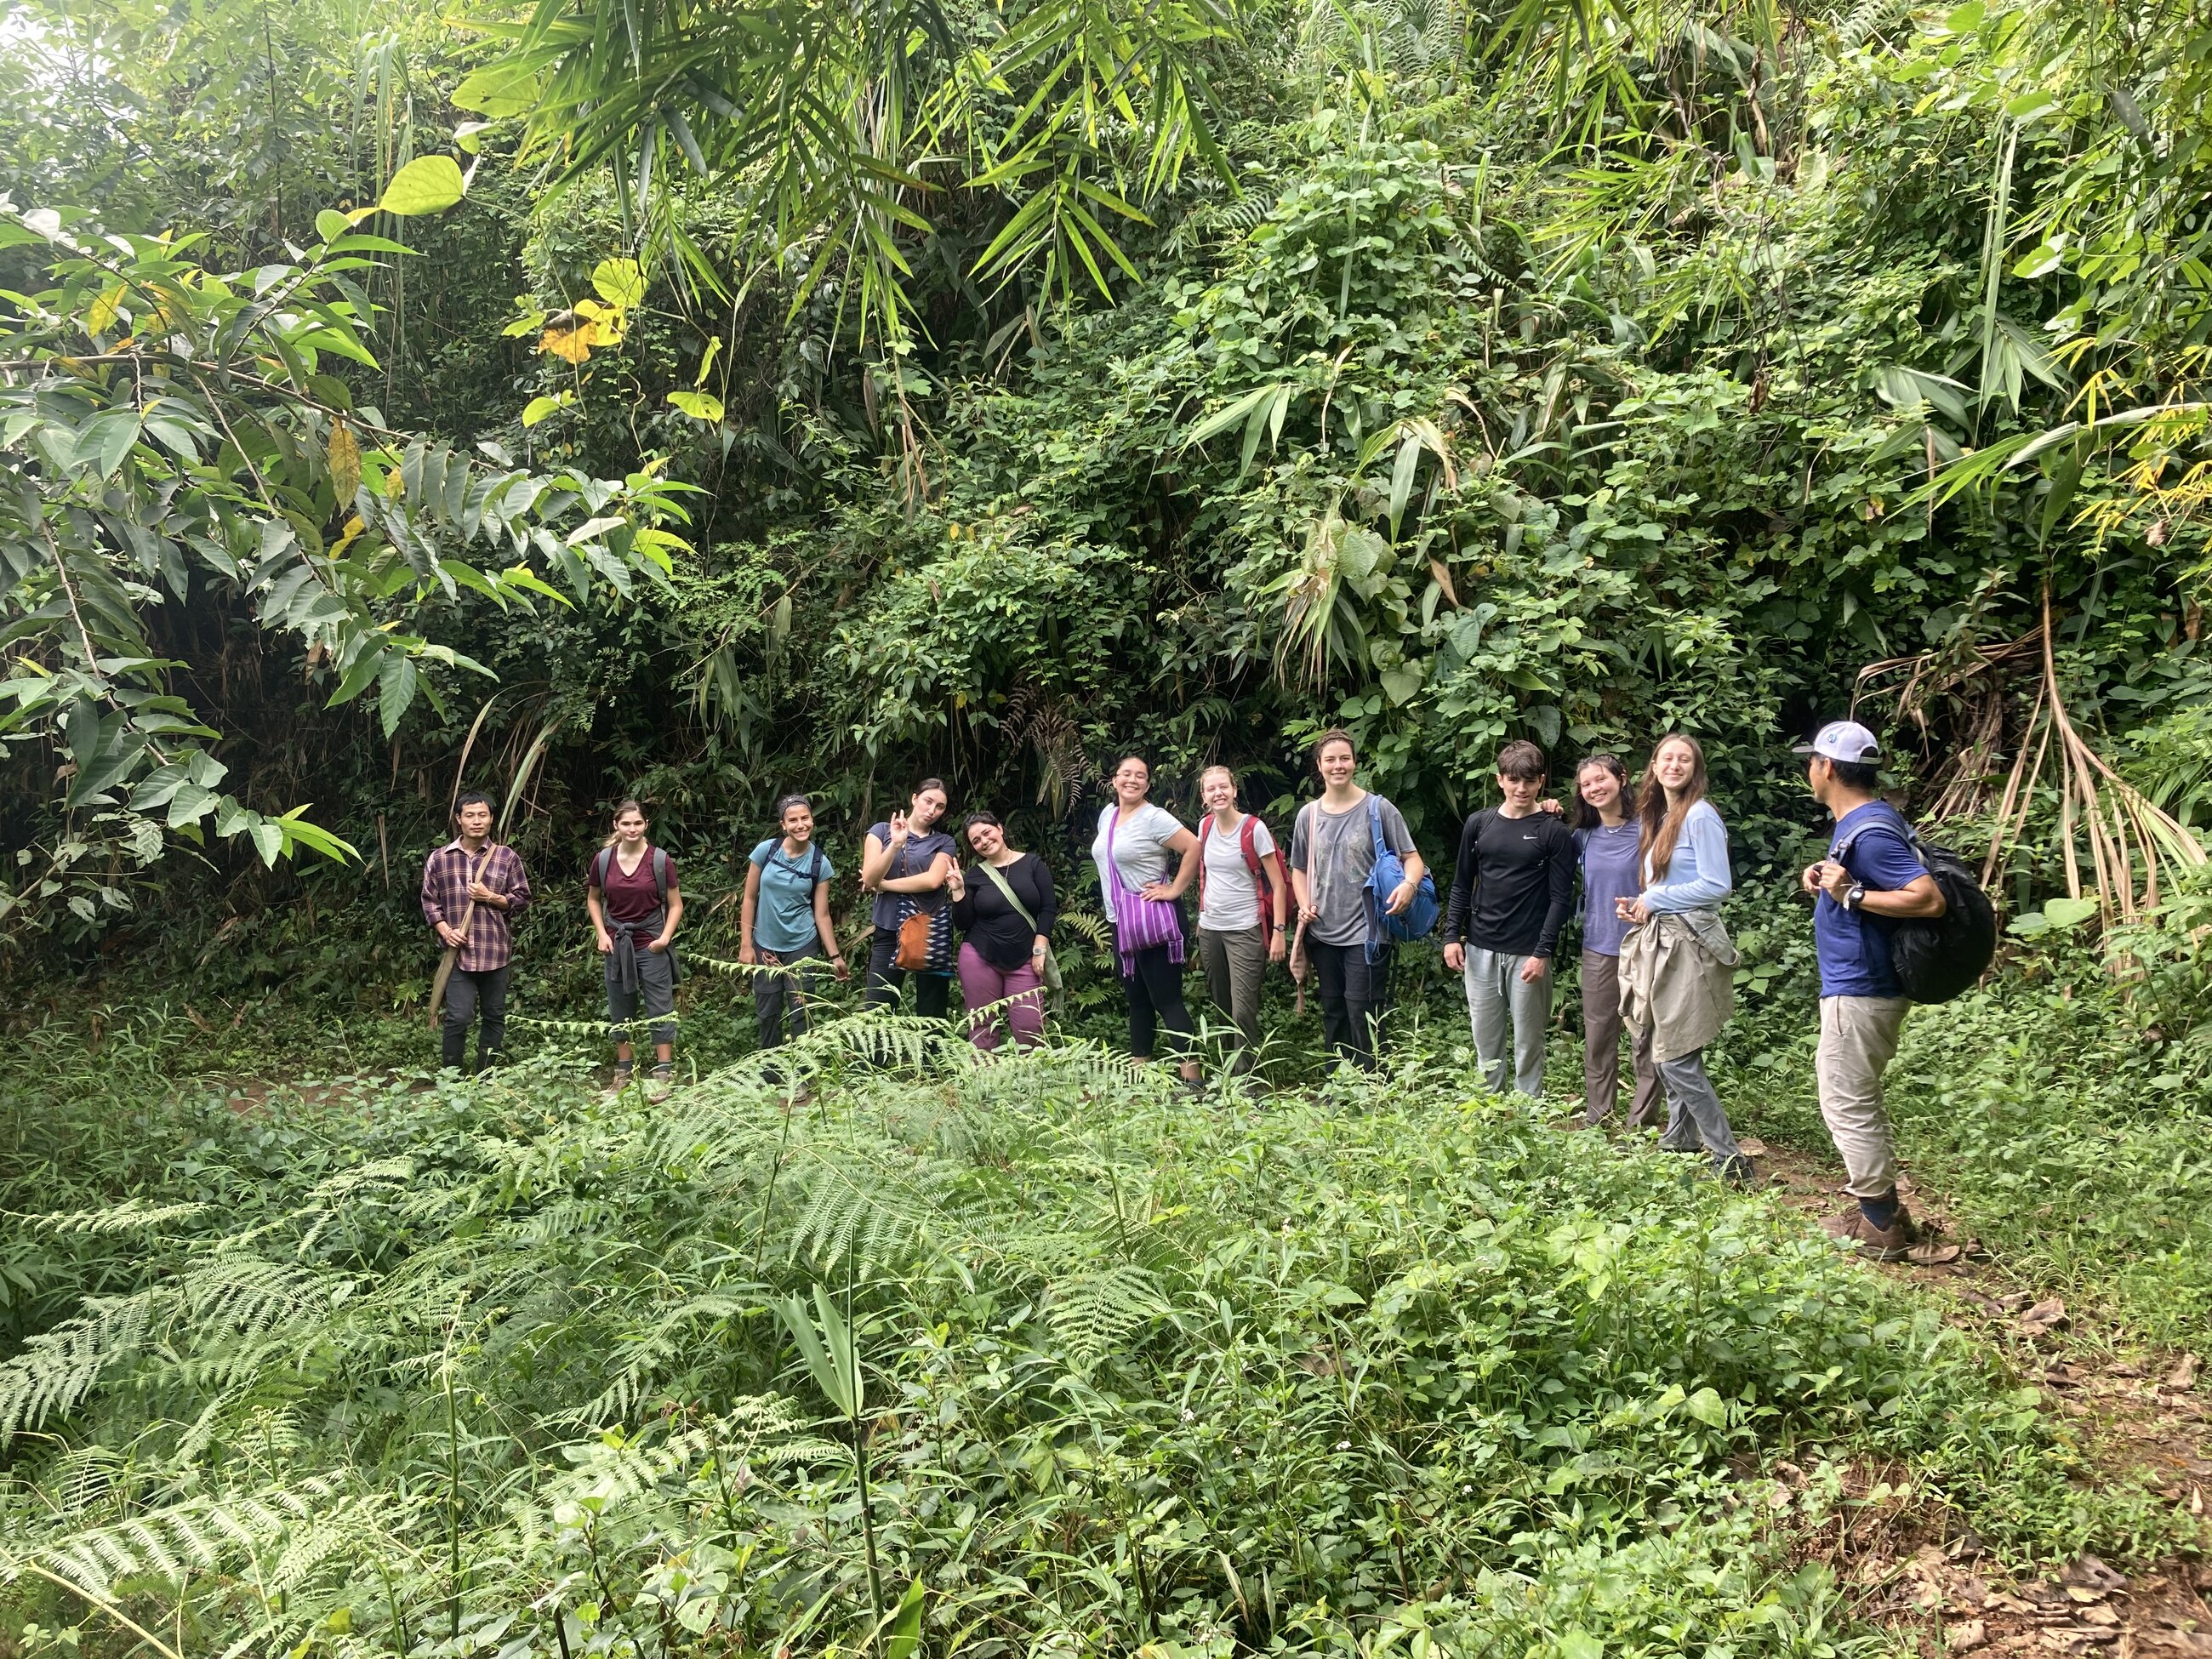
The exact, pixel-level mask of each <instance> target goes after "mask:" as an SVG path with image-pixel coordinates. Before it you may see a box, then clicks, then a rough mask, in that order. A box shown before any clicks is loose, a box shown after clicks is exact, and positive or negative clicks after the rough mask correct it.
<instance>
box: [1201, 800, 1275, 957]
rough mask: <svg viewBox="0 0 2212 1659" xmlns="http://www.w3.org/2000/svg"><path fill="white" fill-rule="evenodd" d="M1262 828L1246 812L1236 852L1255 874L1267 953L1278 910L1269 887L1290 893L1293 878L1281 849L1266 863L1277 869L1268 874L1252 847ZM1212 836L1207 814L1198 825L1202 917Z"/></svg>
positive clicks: (1210, 816) (1263, 945) (1255, 815)
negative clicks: (1287, 872) (1208, 841)
mask: <svg viewBox="0 0 2212 1659" xmlns="http://www.w3.org/2000/svg"><path fill="white" fill-rule="evenodd" d="M1259 828H1260V817H1259V814H1258V813H1256V812H1247V813H1246V814H1245V815H1244V822H1243V823H1241V824H1239V825H1238V826H1237V850H1238V851H1239V852H1241V853H1243V854H1244V867H1245V868H1246V869H1247V870H1249V871H1250V872H1252V885H1253V886H1254V887H1255V888H1256V889H1258V890H1259V894H1260V945H1261V949H1263V950H1266V949H1270V948H1272V947H1273V944H1274V940H1275V907H1274V904H1273V900H1272V898H1271V896H1270V895H1269V891H1268V885H1269V883H1270V882H1271V881H1272V882H1273V884H1274V886H1275V887H1276V888H1277V889H1279V890H1281V891H1284V892H1288V891H1289V890H1290V878H1288V877H1287V876H1285V874H1284V873H1283V852H1282V848H1279V847H1278V848H1276V849H1275V850H1274V851H1273V852H1272V853H1270V854H1267V862H1268V863H1270V864H1273V866H1275V868H1274V872H1273V875H1272V876H1270V875H1268V874H1267V873H1266V872H1265V870H1264V868H1263V866H1262V865H1261V859H1260V855H1259V854H1258V853H1256V852H1255V851H1254V850H1253V847H1252V842H1253V837H1254V836H1255V834H1256V833H1257V831H1258V830H1259ZM1212 833H1213V814H1212V813H1211V812H1208V813H1207V814H1206V816H1205V817H1203V818H1202V819H1200V821H1199V826H1198V908H1199V909H1200V912H1201V913H1202V912H1203V911H1204V910H1205V908H1206V837H1207V836H1210V835H1212Z"/></svg>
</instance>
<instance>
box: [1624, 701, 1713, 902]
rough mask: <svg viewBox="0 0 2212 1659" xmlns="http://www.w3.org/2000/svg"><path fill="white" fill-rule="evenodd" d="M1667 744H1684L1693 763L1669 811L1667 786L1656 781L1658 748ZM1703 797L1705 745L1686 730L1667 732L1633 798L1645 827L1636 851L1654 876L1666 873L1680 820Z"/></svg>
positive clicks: (1688, 813)
mask: <svg viewBox="0 0 2212 1659" xmlns="http://www.w3.org/2000/svg"><path fill="white" fill-rule="evenodd" d="M1670 743H1680V744H1688V745H1689V749H1690V755H1691V758H1692V762H1693V764H1692V766H1691V768H1690V781H1689V782H1688V783H1686V784H1685V785H1684V786H1683V787H1682V804H1681V805H1680V807H1679V808H1677V809H1675V810H1674V811H1668V805H1667V786H1666V785H1665V784H1663V783H1662V782H1660V781H1659V766H1658V761H1659V751H1660V750H1662V749H1664V748H1665V747H1666V746H1667V745H1668V744H1670ZM1703 799H1705V746H1704V745H1703V744H1700V743H1699V741H1698V740H1697V739H1696V738H1693V737H1692V736H1691V735H1690V734H1689V733H1688V732H1668V734H1667V735H1666V736H1665V737H1663V738H1660V739H1659V741H1658V742H1657V743H1656V744H1654V745H1653V747H1652V750H1651V763H1650V765H1647V766H1646V767H1645V768H1644V787H1643V788H1642V790H1641V791H1639V792H1638V795H1637V799H1636V817H1637V822H1638V823H1641V824H1642V825H1643V826H1644V828H1643V829H1642V831H1641V832H1640V833H1639V834H1638V836H1637V840H1638V842H1639V843H1640V845H1639V847H1638V853H1639V854H1641V855H1642V857H1643V858H1644V859H1645V860H1649V861H1650V866H1651V874H1652V878H1653V879H1655V880H1656V879H1657V878H1659V877H1662V876H1663V875H1665V874H1666V873H1667V866H1668V865H1670V864H1672V863H1673V862H1674V843H1675V842H1677V841H1678V840H1680V838H1681V834H1682V820H1683V819H1684V818H1686V817H1688V816H1689V815H1690V809H1691V808H1692V806H1695V805H1697V804H1698V803H1699V801H1701V800H1703Z"/></svg>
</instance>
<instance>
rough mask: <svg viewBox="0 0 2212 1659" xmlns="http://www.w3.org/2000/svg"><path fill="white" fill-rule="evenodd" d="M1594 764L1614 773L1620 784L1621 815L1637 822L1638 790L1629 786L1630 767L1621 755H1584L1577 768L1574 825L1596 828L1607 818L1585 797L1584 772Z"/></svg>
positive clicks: (1580, 827) (1616, 781)
mask: <svg viewBox="0 0 2212 1659" xmlns="http://www.w3.org/2000/svg"><path fill="white" fill-rule="evenodd" d="M1593 766H1598V767H1602V768H1604V769H1606V770H1607V771H1608V772H1610V773H1612V774H1613V781H1614V782H1615V783H1618V784H1619V785H1620V816H1621V817H1624V818H1626V820H1627V821H1628V822H1629V823H1635V822H1636V820H1637V818H1638V816H1639V814H1638V808H1637V805H1636V792H1635V791H1634V790H1632V789H1631V788H1630V787H1628V769H1627V768H1626V767H1625V766H1623V765H1622V764H1621V763H1620V757H1617V756H1613V755H1584V756H1583V757H1582V761H1581V763H1579V764H1578V765H1577V766H1576V768H1575V824H1574V827H1575V828H1576V829H1598V828H1600V827H1601V825H1603V823H1605V819H1604V818H1603V817H1601V816H1599V813H1598V810H1597V808H1596V807H1595V806H1592V805H1590V804H1589V802H1588V801H1586V800H1584V799H1583V773H1585V772H1587V771H1589V769H1590V768H1591V767H1593Z"/></svg>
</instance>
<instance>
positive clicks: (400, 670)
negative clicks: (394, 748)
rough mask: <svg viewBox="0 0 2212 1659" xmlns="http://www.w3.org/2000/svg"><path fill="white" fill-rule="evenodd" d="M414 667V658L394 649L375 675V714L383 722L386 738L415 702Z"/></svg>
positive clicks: (396, 728) (396, 727) (397, 726)
mask: <svg viewBox="0 0 2212 1659" xmlns="http://www.w3.org/2000/svg"><path fill="white" fill-rule="evenodd" d="M415 680H416V669H415V663H414V659H412V658H410V657H409V656H407V655H405V654H404V653H401V652H398V651H395V652H393V653H391V654H390V655H389V656H387V657H386V658H385V659H384V666H383V668H382V669H381V670H380V671H379V672H378V674H377V677H376V704H377V714H378V715H379V717H380V719H381V720H383V722H384V735H385V736H386V738H389V737H390V736H392V733H393V732H397V731H398V729H399V722H400V721H401V720H404V719H405V718H406V717H407V711H408V709H409V708H411V707H412V706H413V704H414V702H415Z"/></svg>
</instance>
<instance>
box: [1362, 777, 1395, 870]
mask: <svg viewBox="0 0 2212 1659" xmlns="http://www.w3.org/2000/svg"><path fill="white" fill-rule="evenodd" d="M1367 835H1368V838H1369V839H1370V841H1372V842H1374V843H1375V859H1376V862H1377V863H1378V864H1379V863H1380V862H1381V861H1382V859H1383V854H1385V853H1387V852H1389V850H1390V848H1389V844H1388V843H1387V842H1384V841H1383V809H1382V807H1381V806H1379V805H1376V800H1375V792H1374V791H1373V790H1372V789H1370V790H1369V791H1368V792H1367Z"/></svg>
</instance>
